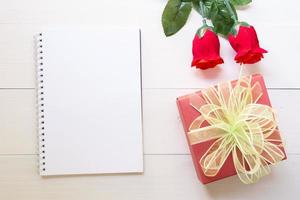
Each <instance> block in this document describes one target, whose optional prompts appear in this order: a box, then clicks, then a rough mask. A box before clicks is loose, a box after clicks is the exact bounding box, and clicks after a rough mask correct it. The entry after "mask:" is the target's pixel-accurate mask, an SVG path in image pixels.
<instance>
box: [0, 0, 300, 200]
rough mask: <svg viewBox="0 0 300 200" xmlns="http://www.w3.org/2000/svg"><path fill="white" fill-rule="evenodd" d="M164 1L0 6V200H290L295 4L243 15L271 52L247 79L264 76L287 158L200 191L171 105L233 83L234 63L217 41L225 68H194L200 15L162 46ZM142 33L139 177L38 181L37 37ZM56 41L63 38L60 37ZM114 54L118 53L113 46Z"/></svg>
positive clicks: (297, 42)
mask: <svg viewBox="0 0 300 200" xmlns="http://www.w3.org/2000/svg"><path fill="white" fill-rule="evenodd" d="M165 3H166V1H165V0H126V1H125V0H118V1H102V0H26V1H22V0H0V5H1V6H0V199H1V200H14V199H30V200H35V199H43V200H47V199H49V200H52V199H73V200H76V199H97V200H99V199H103V200H104V199H105V200H106V199H130V200H134V199H151V200H154V199H172V200H175V199H190V200H192V199H195V200H196V199H224V200H225V199H246V200H253V199H256V200H260V199H264V200H266V199H282V198H284V197H285V198H287V199H296V197H294V196H296V195H298V194H299V188H300V176H299V170H300V145H299V141H300V132H299V128H298V127H297V126H298V125H299V124H300V117H299V116H298V115H299V111H300V105H299V102H300V78H299V73H300V70H299V67H300V66H299V62H298V59H299V55H300V50H299V49H300V39H299V36H298V35H299V32H300V24H299V19H300V12H299V6H300V3H299V1H298V0H286V1H282V0H264V1H254V3H253V4H252V5H250V6H249V7H248V8H247V9H242V10H240V11H239V16H240V19H243V20H245V21H247V22H249V23H251V24H254V25H255V27H256V29H257V32H258V34H259V38H260V41H261V46H262V47H264V48H266V49H268V50H269V53H268V54H266V58H265V59H264V60H263V61H262V62H260V63H259V64H256V65H253V66H246V70H245V74H248V73H254V72H260V73H262V74H263V75H264V77H265V80H266V84H267V87H268V89H269V90H268V91H269V93H270V98H271V100H272V103H273V106H274V107H275V108H276V109H277V111H278V115H279V120H280V128H281V130H282V133H283V136H284V137H285V139H286V143H287V147H286V149H287V153H288V160H287V161H284V162H282V163H280V164H279V165H278V166H275V167H273V171H272V174H271V175H270V176H268V177H265V178H263V179H262V180H261V181H260V182H259V183H257V184H255V185H243V184H241V183H240V182H239V180H238V178H237V177H231V178H227V179H224V180H222V181H219V182H216V183H212V184H209V185H207V186H203V185H202V184H201V183H200V182H199V181H198V179H197V177H196V174H195V171H194V168H193V164H192V160H191V156H190V154H189V151H188V148H187V144H186V140H185V137H184V133H183V128H182V126H181V122H180V119H179V116H178V112H177V108H176V104H175V98H176V97H177V96H179V95H184V94H186V93H188V92H191V91H194V90H195V89H197V88H203V87H206V86H208V85H211V84H215V83H217V82H220V81H223V80H229V79H235V78H237V76H238V72H239V66H238V65H237V64H235V63H234V62H233V61H232V57H233V55H234V52H233V50H232V49H231V48H230V46H229V44H228V42H226V41H224V40H222V41H221V43H222V50H221V51H222V56H223V57H224V59H225V62H226V64H225V65H222V66H220V67H219V68H217V69H214V70H211V71H206V72H202V71H195V70H193V69H190V67H189V66H190V61H191V41H192V38H193V36H194V33H195V31H196V29H197V26H200V25H201V19H200V17H199V16H198V15H197V14H196V13H195V12H193V14H192V15H191V17H190V19H189V22H188V24H187V26H186V27H184V29H183V30H182V31H180V33H178V34H177V35H176V36H174V37H171V38H168V39H166V38H165V37H164V35H163V31H162V28H161V24H160V17H161V12H162V10H163V8H164V6H165ZM52 25H55V26H57V25H64V26H69V25H72V26H73V25H89V26H90V25H92V26H100V27H101V26H107V25H113V26H119V25H122V26H139V27H141V29H142V61H143V62H142V64H143V66H142V67H143V77H142V78H143V110H144V113H143V117H144V153H145V156H144V159H145V173H144V174H143V175H109V176H108V175H105V176H103V175H93V176H66V177H52V178H41V177H40V176H39V175H38V170H37V159H38V156H37V124H36V112H37V111H36V99H35V66H34V48H33V35H34V34H35V33H37V32H38V31H39V30H40V29H41V27H43V26H52ZM62 37H64V36H63V35H62ZM116 48H117V47H116Z"/></svg>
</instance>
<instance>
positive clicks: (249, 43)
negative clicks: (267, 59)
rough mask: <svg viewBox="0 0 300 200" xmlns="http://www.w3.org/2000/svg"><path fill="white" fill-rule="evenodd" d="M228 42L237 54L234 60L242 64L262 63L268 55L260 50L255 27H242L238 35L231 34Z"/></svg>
mask: <svg viewBox="0 0 300 200" xmlns="http://www.w3.org/2000/svg"><path fill="white" fill-rule="evenodd" d="M228 40H229V42H230V45H231V46H232V48H233V49H234V50H235V51H236V52H237V54H236V56H235V58H234V60H235V61H236V62H237V63H240V64H242V63H243V64H253V63H256V62H258V61H260V60H261V59H262V58H263V57H264V56H263V53H267V51H266V50H264V49H263V48H260V46H259V41H258V39H257V35H256V31H255V29H254V28H253V26H244V25H242V26H240V27H239V30H238V33H237V35H234V34H229V36H228Z"/></svg>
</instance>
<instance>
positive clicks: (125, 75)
mask: <svg viewBox="0 0 300 200" xmlns="http://www.w3.org/2000/svg"><path fill="white" fill-rule="evenodd" d="M37 45H38V47H37V48H38V54H37V56H38V60H37V63H38V76H39V78H38V82H39V84H38V87H39V90H38V93H39V95H38V99H39V135H40V145H39V146H40V174H41V175H63V174H96V173H136V172H137V173H138V172H143V145H142V117H141V116H142V113H141V69H140V67H141V66H140V31H139V30H138V29H120V28H116V29H102V30H99V29H98V30H96V29H94V30H76V29H72V30H58V29H56V30H48V31H45V32H42V35H40V36H39V37H38V43H37Z"/></svg>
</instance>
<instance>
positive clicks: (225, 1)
mask: <svg viewBox="0 0 300 200" xmlns="http://www.w3.org/2000/svg"><path fill="white" fill-rule="evenodd" d="M224 3H225V5H226V7H227V9H228V10H229V12H230V14H231V16H232V19H233V20H234V22H238V19H237V17H236V16H235V13H234V12H233V10H232V7H231V5H230V3H229V0H224Z"/></svg>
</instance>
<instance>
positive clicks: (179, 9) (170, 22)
mask: <svg viewBox="0 0 300 200" xmlns="http://www.w3.org/2000/svg"><path fill="white" fill-rule="evenodd" d="M191 10H192V2H191V1H187V0H185V1H184V0H169V1H168V3H167V5H166V7H165V9H164V12H163V14H162V25H163V28H164V32H165V35H166V36H171V35H174V34H175V33H177V32H178V31H179V30H180V29H181V28H182V27H183V26H184V25H185V23H186V21H187V19H188V17H189V15H190V13H191Z"/></svg>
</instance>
